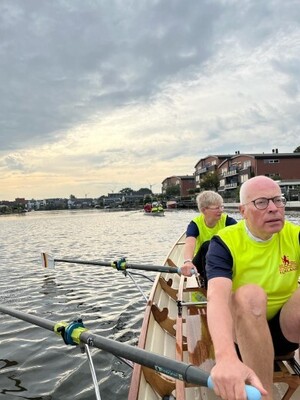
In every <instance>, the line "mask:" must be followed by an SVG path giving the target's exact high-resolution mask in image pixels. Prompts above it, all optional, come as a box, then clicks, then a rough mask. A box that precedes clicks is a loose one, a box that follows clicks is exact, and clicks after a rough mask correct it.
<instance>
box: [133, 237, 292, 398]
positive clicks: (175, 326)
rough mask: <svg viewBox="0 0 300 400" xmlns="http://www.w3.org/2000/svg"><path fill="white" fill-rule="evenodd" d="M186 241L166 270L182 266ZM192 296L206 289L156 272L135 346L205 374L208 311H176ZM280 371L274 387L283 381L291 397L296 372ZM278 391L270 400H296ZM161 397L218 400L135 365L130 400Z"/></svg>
mask: <svg viewBox="0 0 300 400" xmlns="http://www.w3.org/2000/svg"><path fill="white" fill-rule="evenodd" d="M184 241H185V235H182V237H181V238H180V239H179V240H178V241H177V242H176V244H175V245H174V247H173V248H172V250H171V251H170V253H169V255H168V257H167V259H166V260H165V265H168V266H181V265H182V263H183V247H184ZM195 291H198V293H199V294H201V296H202V297H203V296H205V295H206V293H205V290H204V289H199V286H198V284H197V281H196V278H195V277H191V278H186V277H184V276H179V275H178V274H171V273H159V274H158V275H157V276H156V279H155V282H154V284H153V287H152V290H151V293H150V296H149V300H148V302H147V306H146V310H145V315H144V320H143V324H142V329H141V334H140V339H139V344H138V346H139V347H140V348H143V349H145V350H147V351H149V352H151V353H157V354H160V355H164V356H166V357H169V358H172V359H176V360H179V361H184V362H187V363H191V364H193V365H196V366H199V367H200V368H201V369H203V370H205V371H207V372H209V371H210V370H211V368H212V367H213V365H214V349H213V345H212V341H211V338H210V335H209V331H208V326H207V318H206V306H199V305H198V306H195V305H193V304H192V305H189V306H183V307H182V308H181V307H178V304H181V303H180V302H183V303H184V302H192V300H191V293H192V292H195ZM178 302H179V303H178ZM298 361H299V360H298ZM281 367H282V368H283V369H282V370H280V371H279V372H278V373H277V375H276V372H275V373H274V382H287V383H288V384H290V385H292V386H293V390H292V391H291V392H290V395H291V396H292V395H293V392H294V390H295V389H296V388H297V386H299V379H300V378H299V371H298V376H297V372H296V373H295V371H294V372H286V368H285V365H283V363H282V362H281ZM297 378H298V380H297ZM278 388H279V389H278ZM278 388H277V389H276V390H277V394H276V396H277V397H276V396H274V399H276V400H277V399H281V398H282V399H284V400H287V399H290V398H291V399H294V398H295V399H296V398H298V397H297V394H298V395H299V392H298V391H297V393H295V395H296V397H294V396H293V397H289V395H287V396H286V397H282V396H281V395H279V394H278V393H279V392H278V390H279V391H280V387H278ZM274 390H275V389H274ZM284 390H285V389H284ZM284 390H283V391H284ZM164 396H166V397H164ZM168 396H169V397H168ZM172 396H173V397H172ZM162 398H164V399H170V400H171V399H174V398H175V399H176V400H192V399H193V400H197V399H198V400H201V399H206V400H215V399H218V397H217V396H215V394H214V392H213V391H211V390H209V389H207V388H205V387H199V386H193V385H189V384H186V383H184V382H183V381H179V380H175V379H172V378H170V377H167V376H166V375H163V374H161V373H159V372H156V371H154V370H151V369H149V368H146V367H143V366H141V365H138V364H135V365H134V369H133V374H132V379H131V385H130V390H129V396H128V399H129V400H158V399H162ZM299 398H300V397H299Z"/></svg>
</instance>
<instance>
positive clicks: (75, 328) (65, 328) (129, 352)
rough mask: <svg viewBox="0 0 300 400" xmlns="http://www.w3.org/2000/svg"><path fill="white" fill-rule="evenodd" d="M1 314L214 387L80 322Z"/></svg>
mask: <svg viewBox="0 0 300 400" xmlns="http://www.w3.org/2000/svg"><path fill="white" fill-rule="evenodd" d="M0 312H2V313H5V314H8V315H11V316H12V317H15V318H19V319H21V320H23V321H26V322H29V323H31V324H34V325H37V326H40V327H42V328H45V329H48V330H50V331H54V332H56V333H58V334H61V335H62V337H63V339H64V342H65V343H66V344H71V345H76V344H80V343H85V344H87V345H89V346H94V347H97V348H99V349H101V350H104V351H107V352H109V353H111V354H114V355H115V356H117V357H124V358H127V359H128V360H131V361H133V362H135V363H137V364H141V365H144V366H145V367H148V368H151V369H154V370H156V371H158V372H161V373H163V374H165V375H168V376H171V377H173V378H175V379H179V380H182V381H185V382H189V383H193V384H196V385H199V386H207V387H210V388H212V386H213V384H212V380H211V378H210V376H209V374H208V373H207V372H205V371H203V370H201V369H200V368H198V367H195V366H193V365H191V364H187V363H184V362H181V361H176V360H172V359H170V358H167V357H164V356H161V355H158V354H154V353H150V352H148V351H146V350H143V349H140V348H138V347H132V346H130V345H127V344H125V343H120V342H116V341H114V340H112V339H107V338H104V337H102V336H99V335H96V334H93V333H92V332H90V331H88V330H87V329H86V328H85V327H84V325H83V324H82V321H81V320H78V321H74V322H71V323H70V324H67V323H66V322H59V323H56V324H55V323H54V322H52V321H50V320H47V319H44V318H41V317H37V316H34V315H31V314H26V313H24V312H22V311H18V310H14V309H11V308H8V307H4V306H1V305H0ZM245 388H246V393H247V398H248V399H249V400H260V399H261V394H260V392H259V391H258V390H257V389H256V388H255V387H253V386H249V385H246V387H245Z"/></svg>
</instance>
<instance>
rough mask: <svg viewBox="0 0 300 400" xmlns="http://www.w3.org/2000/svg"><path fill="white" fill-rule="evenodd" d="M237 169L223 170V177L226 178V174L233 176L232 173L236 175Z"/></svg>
mask: <svg viewBox="0 0 300 400" xmlns="http://www.w3.org/2000/svg"><path fill="white" fill-rule="evenodd" d="M238 173H239V172H238V170H237V169H233V170H231V171H227V172H223V174H222V176H223V177H224V178H226V177H227V176H233V175H238Z"/></svg>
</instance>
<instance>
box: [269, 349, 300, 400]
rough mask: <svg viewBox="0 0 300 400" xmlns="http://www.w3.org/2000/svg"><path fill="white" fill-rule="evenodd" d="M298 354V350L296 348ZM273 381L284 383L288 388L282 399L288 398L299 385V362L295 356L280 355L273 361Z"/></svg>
mask: <svg viewBox="0 0 300 400" xmlns="http://www.w3.org/2000/svg"><path fill="white" fill-rule="evenodd" d="M298 354H299V350H298ZM273 381H274V383H285V384H287V386H288V388H287V390H286V392H285V394H284V396H283V397H282V400H289V399H290V398H291V397H292V395H293V394H294V393H295V391H296V390H297V389H298V387H299V386H300V364H299V359H298V360H297V358H296V356H295V355H294V356H293V357H290V355H288V357H287V359H284V357H281V359H280V360H275V361H274V378H273Z"/></svg>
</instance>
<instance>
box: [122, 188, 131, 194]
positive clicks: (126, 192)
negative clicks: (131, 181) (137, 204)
mask: <svg viewBox="0 0 300 400" xmlns="http://www.w3.org/2000/svg"><path fill="white" fill-rule="evenodd" d="M120 193H122V194H131V193H133V190H132V189H131V188H128V187H127V188H124V189H121V190H120Z"/></svg>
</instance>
